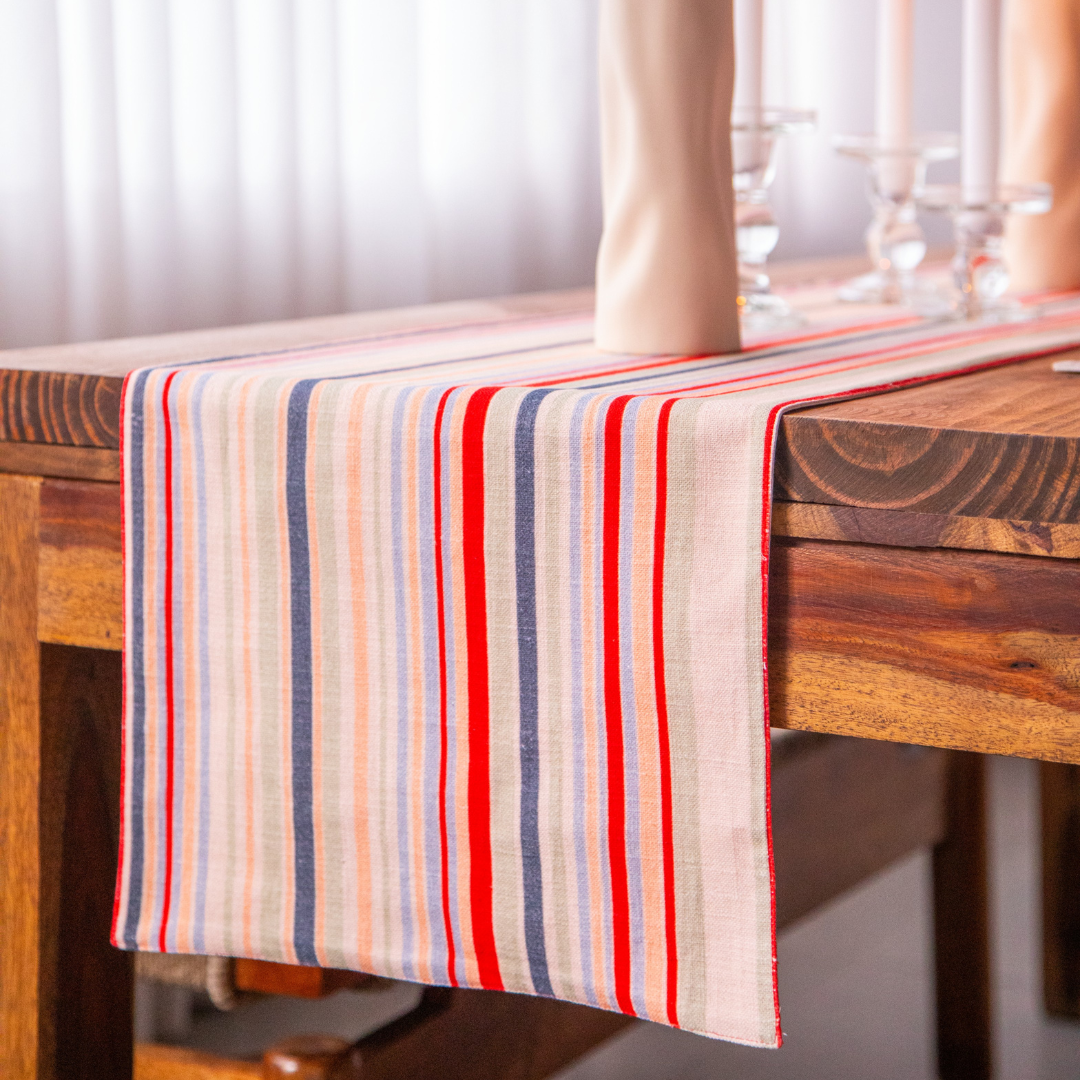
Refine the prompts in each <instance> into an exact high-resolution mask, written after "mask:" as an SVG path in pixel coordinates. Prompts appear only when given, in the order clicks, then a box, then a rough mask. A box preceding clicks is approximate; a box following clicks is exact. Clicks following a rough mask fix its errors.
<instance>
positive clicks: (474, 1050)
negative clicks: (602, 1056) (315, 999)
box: [357, 987, 635, 1080]
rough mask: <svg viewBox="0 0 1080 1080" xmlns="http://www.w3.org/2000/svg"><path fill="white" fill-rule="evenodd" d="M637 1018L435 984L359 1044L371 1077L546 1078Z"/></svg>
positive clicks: (434, 1079)
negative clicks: (405, 1012) (402, 1014)
mask: <svg viewBox="0 0 1080 1080" xmlns="http://www.w3.org/2000/svg"><path fill="white" fill-rule="evenodd" d="M633 1023H635V1021H634V1020H633V1019H632V1018H631V1017H629V1016H622V1015H620V1014H619V1013H611V1012H603V1011H601V1010H600V1009H590V1008H587V1007H585V1006H584V1005H573V1004H570V1003H569V1002H566V1001H555V1000H553V999H552V998H537V997H528V996H526V995H523V994H507V993H500V992H497V991H487V990H444V989H439V988H435V987H432V988H429V989H428V990H427V991H426V992H425V995H424V1000H423V1002H422V1003H421V1006H420V1008H419V1009H418V1010H417V1011H416V1012H415V1013H412V1014H410V1015H408V1016H405V1017H402V1019H401V1020H400V1021H398V1023H397V1024H392V1025H391V1026H390V1027H389V1028H384V1029H383V1030H382V1031H377V1032H375V1034H374V1035H371V1036H369V1037H368V1038H367V1039H362V1040H361V1041H360V1042H359V1043H358V1044H357V1049H358V1050H359V1051H360V1059H361V1062H362V1071H363V1076H364V1080H383V1078H386V1080H395V1078H397V1077H402V1076H408V1077H410V1080H427V1078H429V1077H430V1078H431V1080H541V1078H542V1077H546V1076H550V1075H551V1074H552V1073H554V1072H557V1071H558V1070H559V1069H561V1068H563V1067H564V1066H565V1065H568V1064H569V1063H570V1062H571V1061H574V1060H575V1059H576V1058H578V1057H580V1056H581V1055H582V1054H584V1053H586V1052H587V1051H588V1050H591V1049H592V1048H593V1047H594V1046H598V1045H599V1044H600V1043H601V1042H603V1041H604V1040H605V1039H608V1038H610V1037H611V1036H612V1035H614V1034H616V1032H619V1031H621V1030H623V1028H625V1027H627V1026H628V1025H630V1024H633Z"/></svg>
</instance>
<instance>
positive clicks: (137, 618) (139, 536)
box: [123, 371, 148, 949]
mask: <svg viewBox="0 0 1080 1080" xmlns="http://www.w3.org/2000/svg"><path fill="white" fill-rule="evenodd" d="M147 378H148V373H147V372H145V371H143V372H140V373H139V374H137V375H136V376H135V377H134V378H133V379H132V382H131V386H130V387H129V390H128V392H129V393H130V395H131V404H130V406H129V407H128V415H129V416H130V417H131V427H130V429H129V430H128V432H127V433H126V445H125V447H124V449H125V454H126V456H127V462H126V463H125V468H126V472H125V475H124V482H125V484H126V486H127V489H128V491H130V492H131V511H130V522H131V524H130V527H129V529H128V536H129V537H130V539H131V548H130V551H129V552H128V556H127V557H128V560H129V566H128V580H129V581H130V582H131V638H130V639H129V641H128V656H127V661H128V664H129V665H130V672H131V715H130V716H129V717H128V719H127V723H128V729H129V731H130V733H131V735H130V737H131V778H130V780H129V781H128V788H129V790H130V791H131V809H130V810H129V811H128V818H127V826H128V829H127V834H128V835H127V838H126V839H127V843H128V860H129V861H128V906H127V917H126V919H125V920H124V932H123V942H124V946H125V948H128V949H134V948H137V946H138V942H137V941H136V937H135V935H136V932H137V931H138V927H139V913H140V911H141V910H142V887H143V858H144V854H145V846H146V839H145V836H144V835H143V826H144V824H145V814H146V809H145V806H144V802H143V797H144V793H145V791H146V665H145V660H144V655H143V642H144V641H145V627H144V625H143V581H144V577H143V575H144V570H143V562H144V558H143V539H144V537H145V535H146V495H145V491H144V483H143V422H144V416H145V413H144V403H143V398H144V396H145V392H146V380H147Z"/></svg>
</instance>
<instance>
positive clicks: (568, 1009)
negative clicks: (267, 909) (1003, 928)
mask: <svg viewBox="0 0 1080 1080" xmlns="http://www.w3.org/2000/svg"><path fill="white" fill-rule="evenodd" d="M772 790H773V835H774V850H775V858H776V876H777V896H776V900H777V923H778V926H779V927H780V928H784V927H786V926H789V925H791V924H792V923H793V922H795V921H796V920H797V919H799V918H801V917H802V916H804V915H807V914H809V913H810V912H812V911H814V910H816V909H817V908H818V907H820V906H821V905H822V904H825V903H827V902H828V901H830V900H832V899H834V898H835V897H837V896H839V895H841V894H842V893H844V892H845V891H847V890H848V889H850V888H852V887H854V886H856V885H858V884H859V883H861V882H863V881H865V880H866V879H867V878H869V877H870V876H872V875H873V874H875V873H877V872H878V871H880V870H883V869H884V868H885V867H887V866H888V865H889V864H891V863H892V862H894V861H895V860H897V859H899V858H901V857H903V856H904V855H906V854H908V853H909V852H911V851H914V850H916V849H918V848H922V847H931V846H932V847H933V849H934V856H933V866H934V900H935V903H934V926H935V941H936V950H937V964H936V967H937V1016H938V1061H939V1069H940V1074H941V1076H942V1077H944V1078H948V1080H961V1078H963V1080H983V1078H986V1077H988V1076H989V1075H990V1049H989V1047H990V1008H989V989H988V988H989V962H988V955H987V923H986V893H985V860H984V854H983V832H984V821H983V809H982V795H983V780H982V759H981V758H980V757H978V756H975V755H970V754H962V753H957V752H949V751H944V750H933V749H929V748H924V747H908V746H902V745H897V744H894V743H884V742H882V743H877V742H871V741H867V740H860V739H847V738H840V737H835V736H826V735H807V734H796V733H791V734H787V735H786V736H785V737H783V738H781V739H778V740H775V742H774V750H773V789H772ZM253 972H254V974H253ZM322 977H323V976H322V974H321V973H319V971H318V969H290V968H289V967H288V965H264V966H262V967H260V966H259V965H254V966H253V967H251V968H250V969H249V970H248V973H247V974H246V975H244V976H243V977H242V979H241V980H239V981H241V982H243V981H244V980H247V985H251V983H252V981H256V982H258V983H259V986H260V987H261V988H262V989H263V990H270V991H274V990H277V991H279V992H293V993H295V992H297V988H298V987H306V988H307V989H306V990H303V991H302V992H303V993H305V994H306V995H309V994H310V993H311V992H313V991H315V992H318V989H319V988H320V987H322V986H325V987H326V988H329V987H330V986H331V985H333V983H334V980H333V978H330V979H329V980H327V981H326V982H325V983H324V982H321V981H320V980H321V979H322ZM636 1022H638V1021H634V1020H632V1019H630V1018H628V1017H625V1016H621V1015H618V1014H613V1013H607V1012H601V1011H599V1010H595V1009H589V1008H585V1007H583V1006H579V1005H571V1004H567V1003H564V1002H559V1001H552V1000H549V999H543V998H534V997H527V996H522V995H516V994H503V993H490V992H485V991H476V990H445V989H436V988H430V989H427V990H426V991H425V992H424V994H423V997H422V999H421V1002H420V1005H419V1006H418V1008H417V1009H416V1010H415V1011H414V1012H412V1013H410V1014H409V1015H407V1016H405V1017H403V1018H402V1019H400V1020H398V1021H396V1022H395V1023H394V1024H391V1025H390V1026H389V1027H387V1028H383V1029H382V1030H380V1031H378V1032H376V1033H375V1034H374V1035H371V1036H369V1037H367V1038H365V1039H363V1040H361V1041H360V1042H359V1043H358V1044H356V1045H355V1046H349V1045H347V1044H345V1043H343V1042H341V1041H339V1040H334V1039H329V1038H326V1037H323V1036H317V1035H313V1036H310V1037H307V1038H302V1039H299V1040H296V1039H294V1040H289V1041H287V1042H286V1043H283V1044H281V1045H278V1046H276V1047H272V1048H270V1050H268V1052H267V1054H266V1056H265V1058H264V1060H263V1063H262V1065H261V1066H260V1065H257V1064H253V1063H248V1062H240V1061H230V1060H226V1059H222V1058H217V1057H213V1056H212V1055H206V1054H201V1053H197V1052H194V1051H189V1050H182V1049H177V1048H170V1047H162V1046H149V1045H143V1046H139V1047H137V1048H136V1050H135V1063H136V1066H135V1076H136V1080H195V1078H198V1080H239V1078H241V1077H243V1078H246V1080H253V1078H255V1077H259V1076H263V1077H276V1076H283V1077H284V1076H291V1077H310V1078H312V1080H314V1078H316V1077H318V1078H330V1077H336V1078H338V1080H348V1078H352V1077H359V1076H361V1075H362V1076H363V1077H364V1080H382V1078H384V1077H385V1078H387V1080H390V1078H392V1077H393V1078H398V1077H403V1076H408V1077H410V1078H417V1080H424V1078H427V1077H431V1078H433V1080H434V1078H436V1077H438V1078H440V1080H456V1078H460V1080H504V1078H514V1080H540V1078H542V1077H546V1076H549V1075H551V1074H552V1073H554V1072H556V1071H557V1070H558V1069H561V1068H563V1067H564V1066H566V1065H567V1064H569V1063H570V1062H572V1061H573V1060H574V1059H576V1058H577V1057H579V1056H581V1055H582V1054H584V1053H586V1052H588V1051H589V1050H591V1049H592V1048H594V1047H595V1046H597V1045H598V1044H599V1043H601V1042H603V1041H604V1040H605V1039H607V1038H609V1037H611V1036H612V1035H614V1034H615V1033H616V1032H618V1031H621V1030H623V1029H624V1028H626V1027H627V1026H628V1025H630V1024H632V1023H636Z"/></svg>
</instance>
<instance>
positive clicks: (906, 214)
mask: <svg viewBox="0 0 1080 1080" xmlns="http://www.w3.org/2000/svg"><path fill="white" fill-rule="evenodd" d="M833 146H834V147H835V149H836V151H837V153H839V154H842V155H843V156H844V157H848V158H851V159H853V160H855V161H858V162H860V163H861V164H862V165H863V166H865V168H866V170H867V195H868V197H869V199H870V206H871V208H872V210H873V217H872V219H871V221H870V227H869V228H868V229H867V230H866V250H867V253H868V254H869V256H870V263H871V265H872V266H873V269H872V270H871V271H870V272H869V273H868V274H860V275H859V276H858V277H856V278H853V279H852V280H851V281H849V282H846V283H845V284H844V285H842V286H841V287H840V290H839V296H840V299H841V300H847V301H849V302H852V303H867V304H909V305H911V306H913V307H916V308H922V309H925V308H927V307H940V306H943V305H944V301H943V299H942V297H941V295H940V293H939V292H938V290H936V289H935V288H934V287H933V286H931V285H929V284H927V283H924V282H921V281H919V279H918V278H917V277H916V274H915V271H916V270H917V269H918V267H919V264H920V263H921V262H922V261H923V258H924V256H925V255H926V237H925V236H924V234H923V231H922V228H921V226H920V225H919V222H918V220H917V217H916V212H917V211H916V202H915V193H916V192H917V191H919V190H920V189H922V188H923V187H924V186H925V183H926V169H927V166H929V165H932V164H934V163H935V162H938V161H948V160H949V159H950V158H955V157H956V156H957V155H958V154H959V152H960V151H959V140H958V139H957V137H956V135H954V134H952V133H951V132H936V133H930V134H925V135H917V136H915V137H914V138H913V139H912V140H911V142H910V143H909V144H908V145H907V146H902V147H897V146H891V145H889V144H887V143H884V142H883V141H882V140H881V138H880V137H879V136H877V135H839V136H837V137H836V138H835V139H834V140H833Z"/></svg>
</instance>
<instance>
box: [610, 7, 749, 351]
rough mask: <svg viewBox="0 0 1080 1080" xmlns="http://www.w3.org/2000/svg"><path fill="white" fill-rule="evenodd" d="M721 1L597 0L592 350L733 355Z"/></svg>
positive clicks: (728, 20)
mask: <svg viewBox="0 0 1080 1080" xmlns="http://www.w3.org/2000/svg"><path fill="white" fill-rule="evenodd" d="M734 67H735V35H734V31H733V26H732V6H731V0H601V4H600V149H601V180H602V190H603V200H604V231H603V234H602V236H601V238H600V251H599V254H598V256H597V264H596V343H597V345H598V346H599V347H600V348H602V349H609V350H612V351H614V352H628V353H690V354H693V353H723V352H735V351H737V350H738V348H739V316H738V306H737V305H736V302H735V297H736V294H737V290H738V269H737V265H736V259H735V213H734V195H733V192H732V188H731V97H732V90H733V87H734V82H735V72H734Z"/></svg>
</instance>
